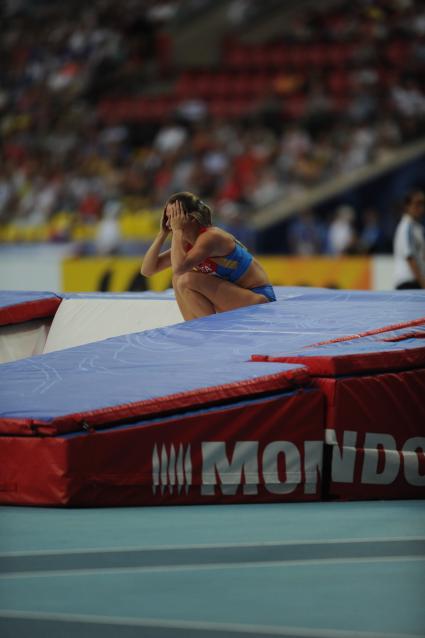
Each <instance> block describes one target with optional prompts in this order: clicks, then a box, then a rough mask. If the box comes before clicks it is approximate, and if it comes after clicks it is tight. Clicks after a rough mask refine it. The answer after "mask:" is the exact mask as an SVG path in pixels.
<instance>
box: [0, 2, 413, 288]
mask: <svg viewBox="0 0 425 638" xmlns="http://www.w3.org/2000/svg"><path fill="white" fill-rule="evenodd" d="M0 12H1V13H0V21H1V24H2V29H1V36H0V38H1V40H0V42H1V44H0V46H1V51H0V55H1V60H2V64H1V68H0V132H1V140H2V141H1V151H0V242H1V246H0V287H1V288H3V289H17V290H19V289H21V290H22V289H27V290H52V291H58V292H61V291H90V290H103V291H107V290H110V291H124V290H134V291H136V290H145V289H148V288H152V289H155V290H161V289H164V288H167V287H168V286H169V285H170V273H161V274H160V275H158V276H156V277H154V278H152V279H151V280H149V281H147V280H145V279H144V278H143V277H142V276H141V275H140V274H139V268H140V263H141V259H142V256H143V253H144V251H145V250H146V247H147V245H148V244H149V242H150V241H151V240H152V238H153V236H154V235H155V233H156V231H157V228H158V225H159V217H160V213H161V207H162V204H163V202H164V200H165V199H166V198H167V197H168V196H169V195H170V194H171V193H173V192H175V191H179V190H191V191H193V192H196V193H197V194H199V195H200V196H201V197H202V198H204V199H206V200H207V201H208V203H210V204H211V205H212V206H213V208H214V210H215V213H216V217H215V222H216V223H217V224H218V225H220V226H222V227H225V228H226V229H229V230H230V231H231V232H234V233H235V234H237V236H238V237H239V238H240V239H241V240H242V241H244V242H245V243H246V244H247V245H248V246H249V247H250V248H251V249H252V250H253V251H254V252H255V253H256V254H257V255H258V256H259V258H260V261H262V262H263V263H264V265H265V267H266V269H267V270H268V272H269V275H270V277H271V279H272V281H273V283H274V284H280V285H316V286H329V287H340V288H361V289H368V288H373V289H388V288H391V287H392V259H391V250H392V236H393V233H394V229H395V226H396V223H397V221H398V216H399V214H400V204H401V201H402V198H403V196H404V195H405V193H406V191H408V190H409V189H410V188H412V187H420V188H425V86H424V84H425V73H424V66H425V64H424V63H425V7H424V4H423V3H422V2H420V1H419V0H355V1H351V2H350V1H346V0H320V1H317V0H315V1H312V0H297V2H291V1H290V0H181V1H180V2H177V1H175V0H120V2H116V1H115V0H94V1H93V2H91V3H85V2H82V1H78V0H67V2H56V1H55V0H5V1H4V2H2V3H1V4H0Z"/></svg>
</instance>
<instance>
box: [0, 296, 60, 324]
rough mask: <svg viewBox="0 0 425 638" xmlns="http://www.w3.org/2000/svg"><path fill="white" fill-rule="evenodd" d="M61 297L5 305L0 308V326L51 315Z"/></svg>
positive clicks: (58, 304)
mask: <svg viewBox="0 0 425 638" xmlns="http://www.w3.org/2000/svg"><path fill="white" fill-rule="evenodd" d="M61 301H62V299H59V298H58V297H51V298H49V299H36V300H33V301H26V302H23V303H19V304H15V305H14V306H6V307H5V308H1V309H0V326H6V325H9V324H15V323H22V322H24V321H30V320H32V319H42V318H43V317H53V315H54V314H55V313H56V310H57V309H58V307H59V306H60V304H61Z"/></svg>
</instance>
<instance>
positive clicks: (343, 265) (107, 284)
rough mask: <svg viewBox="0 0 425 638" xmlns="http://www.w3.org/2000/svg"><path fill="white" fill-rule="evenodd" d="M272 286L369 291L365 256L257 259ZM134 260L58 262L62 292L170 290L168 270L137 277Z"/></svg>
mask: <svg viewBox="0 0 425 638" xmlns="http://www.w3.org/2000/svg"><path fill="white" fill-rule="evenodd" d="M257 259H258V260H259V261H260V263H261V264H262V265H263V267H264V268H265V270H266V272H267V274H268V275H269V277H270V281H271V282H272V284H274V285H275V286H314V287H322V288H342V289H351V290H370V289H371V288H372V260H371V259H370V258H369V257H338V258H332V257H306V258H304V257H268V256H267V257H266V256H263V257H262V256H260V257H257ZM141 261H142V260H141V259H139V258H137V257H83V258H67V259H65V260H64V261H63V263H62V290H63V291H64V292H94V291H104V292H106V291H109V292H125V291H142V290H152V291H157V292H159V291H161V290H166V289H167V288H170V287H171V270H170V269H168V270H165V271H163V272H161V273H158V274H156V275H154V276H153V277H149V278H145V277H143V276H142V275H141V274H140V265H141Z"/></svg>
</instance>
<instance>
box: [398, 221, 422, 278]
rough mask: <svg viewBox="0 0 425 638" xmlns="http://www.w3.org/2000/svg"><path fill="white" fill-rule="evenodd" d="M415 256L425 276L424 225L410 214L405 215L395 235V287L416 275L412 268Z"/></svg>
mask: <svg viewBox="0 0 425 638" xmlns="http://www.w3.org/2000/svg"><path fill="white" fill-rule="evenodd" d="M409 257H413V258H414V259H415V260H416V263H417V264H418V266H419V268H420V271H421V273H422V274H423V275H424V276H425V234H424V228H423V226H422V225H421V224H420V223H419V222H417V221H416V220H414V219H413V218H412V217H410V215H407V214H405V215H403V217H402V218H401V220H400V222H399V224H398V226H397V228H396V232H395V235H394V285H395V287H397V286H399V285H400V284H404V283H406V282H409V281H415V280H416V277H415V275H414V273H413V271H412V269H411V268H410V265H409V262H408V261H407V260H408V258H409Z"/></svg>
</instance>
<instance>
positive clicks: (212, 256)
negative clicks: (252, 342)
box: [141, 192, 276, 320]
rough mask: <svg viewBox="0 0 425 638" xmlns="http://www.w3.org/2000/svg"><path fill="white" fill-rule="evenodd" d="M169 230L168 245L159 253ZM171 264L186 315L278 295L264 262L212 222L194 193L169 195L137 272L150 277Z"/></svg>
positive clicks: (273, 299)
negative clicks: (158, 228)
mask: <svg viewBox="0 0 425 638" xmlns="http://www.w3.org/2000/svg"><path fill="white" fill-rule="evenodd" d="M170 232H171V233H172V238H171V248H170V249H168V250H165V251H164V252H160V251H161V248H162V245H163V243H164V242H165V240H166V238H167V236H168V235H169V233H170ZM170 266H171V268H172V271H173V288H174V292H175V295H176V301H177V303H178V306H179V308H180V311H181V313H182V315H183V317H184V319H185V320H188V319H196V318H197V317H205V316H207V315H212V314H215V313H218V312H224V311H226V310H234V309H235V308H242V307H243V306H251V305H254V304H262V303H267V302H270V301H275V300H276V297H275V295H274V291H273V288H272V286H271V284H270V281H269V279H268V277H267V275H266V273H265V271H264V269H263V268H262V266H261V265H260V264H259V263H258V261H257V260H256V259H254V257H253V256H252V255H251V253H249V252H248V250H247V249H246V248H245V246H243V245H242V244H241V243H240V242H239V241H238V240H237V239H235V237H233V235H231V234H230V233H228V232H226V231H224V230H222V229H221V228H217V227H216V226H213V225H212V223H211V210H210V208H209V207H208V206H207V205H206V204H205V203H204V202H203V201H201V200H200V199H199V197H197V196H196V195H193V194H192V193H188V192H181V193H175V194H174V195H172V196H171V197H170V198H169V199H168V201H167V203H166V205H165V208H164V212H163V215H162V219H161V228H160V231H159V233H158V235H157V237H156V238H155V240H154V241H153V243H152V245H151V246H150V248H149V250H148V251H147V253H146V255H145V257H144V260H143V265H142V268H141V273H142V275H145V276H146V277H150V276H152V275H154V274H155V273H157V272H160V271H161V270H164V269H165V268H168V267H170Z"/></svg>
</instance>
